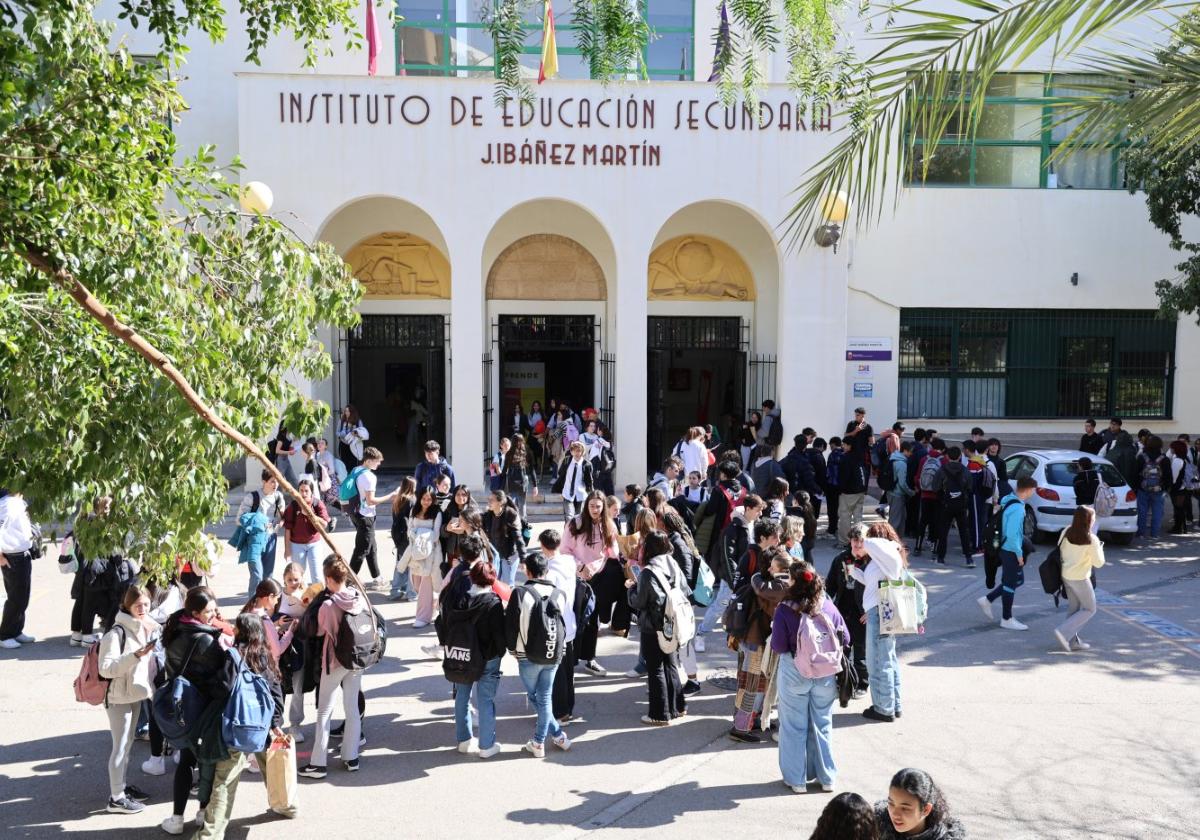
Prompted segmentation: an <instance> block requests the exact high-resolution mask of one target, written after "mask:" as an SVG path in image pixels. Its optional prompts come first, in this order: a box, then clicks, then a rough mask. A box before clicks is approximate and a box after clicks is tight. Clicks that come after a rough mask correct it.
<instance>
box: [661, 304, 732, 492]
mask: <svg viewBox="0 0 1200 840" xmlns="http://www.w3.org/2000/svg"><path fill="white" fill-rule="evenodd" d="M648 332H649V342H648V348H649V352H648V359H647V361H648V370H647V377H646V381H647V385H648V388H647V395H646V396H647V400H646V405H647V411H648V416H647V422H648V428H647V432H648V434H647V452H646V454H647V458H648V464H647V466H648V467H649V469H651V470H657V469H658V466H659V464H661V463H662V461H663V459H664V458H666V457H667V455H668V454H670V452H671V448H672V447H673V446H674V445H675V442H676V441H677V440H679V438H680V436H681V435H682V434H683V432H684V430H685V429H687V428H688V427H689V426H697V425H699V426H703V425H706V424H708V423H711V424H712V425H713V426H714V427H715V428H716V429H717V431H718V432H719V433H720V435H721V440H722V441H724V442H725V443H726V444H728V445H730V446H733V445H735V442H736V440H737V437H736V435H737V432H738V430H739V429H740V428H741V422H742V421H741V418H743V417H744V416H745V413H746V404H745V400H746V397H745V394H746V386H745V382H746V352H745V341H744V339H743V330H742V321H741V319H740V318H705V317H682V318H681V317H660V316H652V317H651V318H650V320H649V330H648Z"/></svg>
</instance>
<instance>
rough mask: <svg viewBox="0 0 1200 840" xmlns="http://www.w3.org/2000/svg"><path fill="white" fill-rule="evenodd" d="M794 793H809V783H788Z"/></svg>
mask: <svg viewBox="0 0 1200 840" xmlns="http://www.w3.org/2000/svg"><path fill="white" fill-rule="evenodd" d="M788 787H790V788H791V789H792V793H808V785H788Z"/></svg>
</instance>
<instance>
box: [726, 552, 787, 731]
mask: <svg viewBox="0 0 1200 840" xmlns="http://www.w3.org/2000/svg"><path fill="white" fill-rule="evenodd" d="M763 543H765V545H763ZM763 543H760V545H759V546H756V548H758V549H759V551H758V552H756V554H761V556H760V557H758V558H757V559H756V561H755V565H756V566H757V568H756V570H755V571H754V572H753V574H751V575H750V578H749V580H748V586H749V587H750V590H749V592H747V593H746V594H747V597H748V598H751V597H752V599H753V600H750V601H749V604H750V608H751V613H750V617H749V620H748V622H747V624H746V632H745V634H744V635H743V636H741V637H736V636H734V635H732V634H731V635H730V637H729V647H731V648H733V649H735V650H736V651H737V652H738V672H737V685H738V688H737V693H736V694H735V695H734V698H733V726H732V727H731V728H730V730H729V737H730V738H731V739H732V740H734V741H740V742H742V743H750V744H753V743H758V741H759V736H758V735H757V734H756V733H755V732H754V729H755V727H756V724H758V723H759V722H760V721H761V720H762V719H763V718H764V717H765V718H770V715H771V710H770V708H766V707H765V705H764V704H765V702H766V695H767V686H768V685H769V684H770V683H772V682H774V681H775V676H776V665H777V660H776V658H775V657H774V656H773V655H772V654H771V653H770V648H768V647H767V636H768V635H770V633H771V620H772V618H773V617H774V615H775V611H776V609H777V608H778V606H779V603H780V602H781V601H782V600H783V599H784V598H785V597H786V596H787V590H788V587H789V586H790V585H791V578H790V577H789V572H788V569H789V567H790V563H791V559H792V558H791V557H790V556H789V555H788V553H787V552H786V551H784V549H783V548H782V547H781V546H780V545H779V544H778V543H777V541H776V540H772V539H769V538H768V539H765V540H763ZM751 593H753V594H752V595H751Z"/></svg>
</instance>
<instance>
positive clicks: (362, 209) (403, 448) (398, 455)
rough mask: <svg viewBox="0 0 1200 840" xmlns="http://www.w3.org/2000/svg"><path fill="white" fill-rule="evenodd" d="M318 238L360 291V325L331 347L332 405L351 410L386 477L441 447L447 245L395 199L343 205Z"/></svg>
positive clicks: (420, 215) (430, 224)
mask: <svg viewBox="0 0 1200 840" xmlns="http://www.w3.org/2000/svg"><path fill="white" fill-rule="evenodd" d="M318 238H319V239H321V240H324V241H326V242H329V243H330V244H332V245H333V246H334V248H336V249H337V251H338V253H340V254H341V255H342V257H343V259H345V260H346V262H347V263H348V264H349V265H350V268H351V271H352V272H353V273H354V276H355V277H357V278H358V279H359V281H360V282H362V283H363V285H364V287H365V295H364V299H363V302H362V304H361V305H360V307H359V310H360V312H361V313H362V323H361V324H360V325H359V326H358V327H356V328H354V329H352V330H348V331H346V332H345V333H341V334H338V335H331V336H330V338H329V340H330V347H331V350H332V354H333V358H334V362H335V365H334V376H333V381H332V382H331V383H330V387H329V399H330V402H331V403H332V404H333V405H334V406H339V407H340V406H341V405H344V404H346V403H352V404H354V406H355V407H356V408H357V409H358V411H359V412H360V414H361V416H362V419H363V422H364V424H365V425H366V426H367V429H368V431H369V432H370V433H371V439H370V440H371V444H372V445H373V446H375V447H377V448H378V449H380V450H381V451H382V452H383V454H384V468H385V469H397V468H399V469H404V468H411V467H412V466H413V465H415V464H416V463H417V462H418V461H419V459H420V458H421V452H422V450H423V444H424V442H425V441H426V440H428V439H430V438H433V439H435V440H439V441H446V428H447V420H448V418H447V411H448V402H449V401H448V399H447V392H448V383H447V381H446V370H447V359H448V347H447V343H448V342H447V339H448V327H447V325H448V316H449V313H450V280H451V265H450V261H449V259H448V257H447V254H448V251H447V248H446V239H445V237H444V236H443V234H442V231H441V228H440V227H439V226H438V225H437V223H436V222H435V221H434V220H433V218H432V217H431V216H430V215H429V214H428V213H426V212H425V211H424V210H422V209H421V208H419V207H417V206H416V205H414V204H412V203H411V202H408V201H405V200H403V199H400V198H395V197H391V196H367V197H363V198H360V199H356V200H353V201H350V202H347V203H346V204H343V205H342V206H341V207H339V208H338V209H337V210H335V211H334V212H333V213H331V214H330V216H329V218H327V219H326V220H325V222H324V223H323V224H322V226H321V229H320V233H319V234H318ZM331 440H332V438H331ZM335 446H337V444H335ZM345 458H346V453H343V460H345Z"/></svg>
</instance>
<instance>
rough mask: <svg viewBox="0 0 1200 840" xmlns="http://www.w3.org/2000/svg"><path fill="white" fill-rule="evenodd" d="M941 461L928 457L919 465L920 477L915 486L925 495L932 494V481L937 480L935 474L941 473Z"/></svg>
mask: <svg viewBox="0 0 1200 840" xmlns="http://www.w3.org/2000/svg"><path fill="white" fill-rule="evenodd" d="M941 469H942V461H941V459H940V458H935V457H934V456H932V455H930V456H929V457H928V458H926V459H925V463H924V464H922V465H921V477H920V478H919V479H917V485H918V486H919V487H920V488H921V490H922V491H924V492H926V493H932V492H933V481H934V479H935V478H937V474H938V473H939V472H941Z"/></svg>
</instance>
